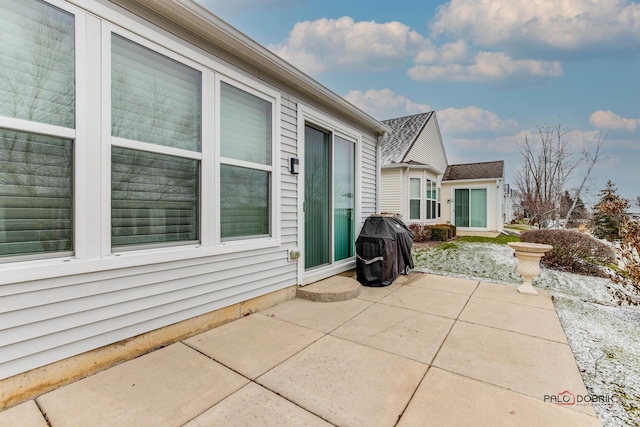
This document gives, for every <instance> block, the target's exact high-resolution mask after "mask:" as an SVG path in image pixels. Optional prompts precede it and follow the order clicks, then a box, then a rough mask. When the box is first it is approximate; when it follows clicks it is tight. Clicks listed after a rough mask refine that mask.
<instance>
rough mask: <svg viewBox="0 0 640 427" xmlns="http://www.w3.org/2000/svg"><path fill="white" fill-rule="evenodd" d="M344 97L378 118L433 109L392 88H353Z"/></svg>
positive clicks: (388, 117) (400, 115) (382, 118)
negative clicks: (363, 89) (364, 89)
mask: <svg viewBox="0 0 640 427" xmlns="http://www.w3.org/2000/svg"><path fill="white" fill-rule="evenodd" d="M344 98H345V99H346V100H347V101H349V102H351V103H352V104H354V105H356V106H357V107H359V108H360V109H362V110H363V111H366V112H367V113H369V114H370V115H371V116H373V117H375V118H377V119H378V120H384V119H390V118H394V117H402V116H408V115H411V114H417V113H424V112H427V111H431V107H429V106H428V105H427V104H418V103H416V102H413V101H411V100H410V99H409V98H407V97H405V96H402V95H396V94H395V93H394V92H393V91H392V90H390V89H380V90H375V89H370V90H368V91H366V92H362V91H359V90H351V91H349V93H348V94H347V96H345V97H344Z"/></svg>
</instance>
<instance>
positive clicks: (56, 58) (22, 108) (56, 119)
mask: <svg viewBox="0 0 640 427" xmlns="http://www.w3.org/2000/svg"><path fill="white" fill-rule="evenodd" d="M0 28H2V34H1V37H2V49H1V50H0V116H4V117H8V118H12V119H20V120H19V121H17V122H14V125H13V128H14V129H15V130H8V129H6V128H5V129H3V128H2V126H1V125H0V258H1V257H16V256H26V257H33V256H36V257H42V256H59V255H61V254H71V253H72V251H73V200H72V195H73V153H74V150H73V137H70V135H75V131H74V130H73V128H74V127H75V42H74V38H75V34H74V32H75V18H74V16H73V15H72V14H70V13H67V12H65V11H62V10H60V9H58V8H56V7H53V6H50V5H48V4H45V3H42V2H40V1H35V0H7V1H4V2H3V3H2V13H0ZM16 123H17V124H16ZM35 124H38V125H37V126H35ZM34 128H37V129H38V132H34ZM45 133H46V135H44V134H45Z"/></svg>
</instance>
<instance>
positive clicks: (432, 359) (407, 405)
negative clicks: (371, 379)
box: [394, 281, 480, 427]
mask: <svg viewBox="0 0 640 427" xmlns="http://www.w3.org/2000/svg"><path fill="white" fill-rule="evenodd" d="M479 285H480V281H478V282H477V283H476V287H475V288H474V289H473V292H475V291H476V289H478V286H479ZM473 292H471V294H470V295H466V296H467V301H466V302H465V303H464V306H463V307H462V309H461V310H460V313H458V316H457V317H456V318H455V319H452V320H453V322H452V323H451V326H450V327H449V330H448V331H447V335H445V337H444V339H443V340H442V342H441V343H440V346H438V350H436V352H435V353H434V355H433V357H432V358H431V362H429V364H428V365H427V370H426V372H425V373H424V375H423V376H422V379H421V380H420V382H419V383H418V385H417V387H416V388H415V390H413V393H412V394H411V398H410V399H409V401H408V402H407V404H406V405H405V407H404V409H403V410H402V412H401V413H400V417H398V421H396V423H395V424H394V427H395V426H397V425H398V423H399V422H400V421H401V420H402V417H403V416H404V413H405V412H406V411H407V408H408V407H409V405H410V404H411V401H412V400H413V398H414V397H415V395H416V393H417V392H418V389H419V388H420V385H422V382H423V381H424V379H425V378H426V377H427V374H428V373H429V371H430V370H431V368H432V367H433V365H432V363H433V361H434V360H436V357H437V356H438V353H440V350H442V346H443V345H444V343H445V341H446V340H447V338H448V337H449V334H451V331H452V330H453V327H454V326H455V324H456V322H457V321H458V318H459V317H460V315H461V314H462V312H463V311H464V309H465V308H466V306H467V304H469V301H470V300H471V295H473ZM450 293H452V292H450ZM419 313H421V312H419ZM433 316H435V314H434V315H433ZM438 317H443V318H445V319H451V318H450V317H444V316H438Z"/></svg>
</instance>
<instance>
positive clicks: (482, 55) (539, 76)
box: [407, 45, 563, 82]
mask: <svg viewBox="0 0 640 427" xmlns="http://www.w3.org/2000/svg"><path fill="white" fill-rule="evenodd" d="M445 46H446V45H445ZM455 55H458V56H456V57H455V59H456V60H457V61H456V62H448V61H446V60H445V58H446V56H444V55H442V54H441V55H440V56H437V54H433V56H432V57H431V58H433V59H432V63H427V61H426V59H427V58H429V56H428V53H425V52H424V51H423V52H421V53H420V54H419V55H418V56H417V57H416V62H417V64H416V65H415V66H413V67H412V68H410V69H409V70H408V71H407V73H408V74H409V77H411V78H412V79H414V80H419V81H428V82H431V81H436V80H446V81H452V82H485V81H505V80H515V79H519V80H522V81H527V80H544V79H547V78H550V77H559V76H561V75H562V74H563V69H562V64H561V63H560V62H559V61H535V60H531V59H513V58H511V57H510V56H509V55H507V54H506V53H503V52H478V53H476V54H475V55H474V56H473V57H472V58H471V59H470V60H467V61H460V59H461V58H460V57H459V55H460V53H459V52H456V53H455ZM452 56H453V55H452ZM431 58H429V59H431ZM438 61H440V62H438ZM420 62H422V63H420Z"/></svg>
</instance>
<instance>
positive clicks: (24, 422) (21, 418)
mask: <svg viewBox="0 0 640 427" xmlns="http://www.w3.org/2000/svg"><path fill="white" fill-rule="evenodd" d="M0 426H7V427H9V426H11V427H49V424H48V423H47V421H46V420H45V419H44V417H43V416H42V413H41V412H40V409H38V406H37V405H36V402H34V401H33V400H29V401H26V402H24V403H21V404H20V405H17V406H14V407H13V408H9V409H7V410H6V411H2V412H0Z"/></svg>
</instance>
